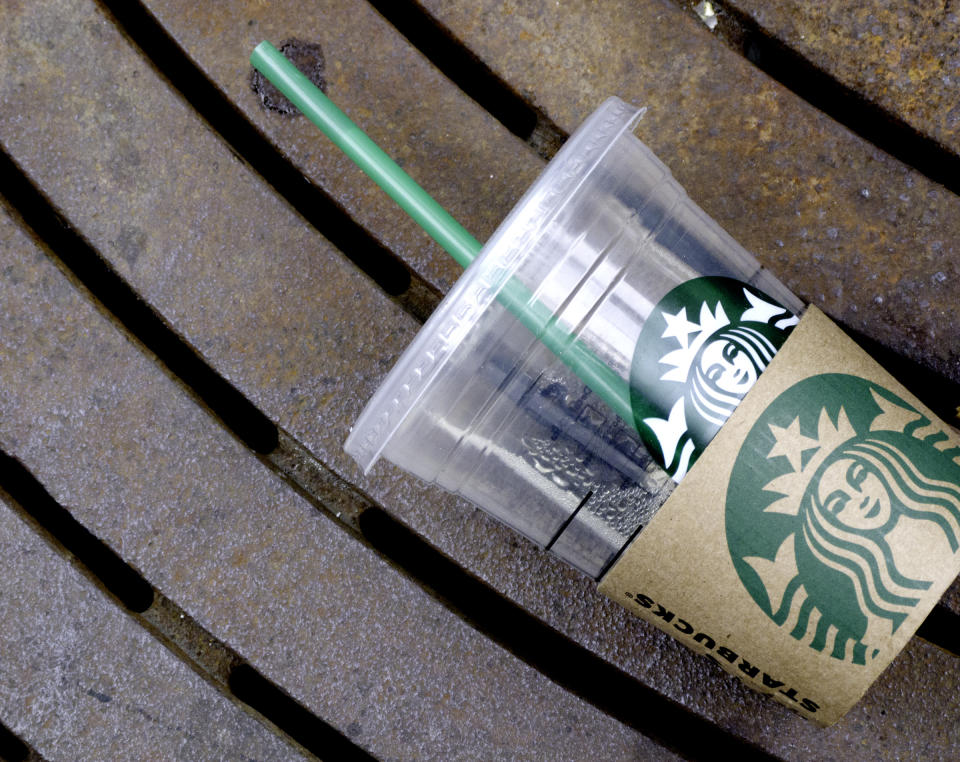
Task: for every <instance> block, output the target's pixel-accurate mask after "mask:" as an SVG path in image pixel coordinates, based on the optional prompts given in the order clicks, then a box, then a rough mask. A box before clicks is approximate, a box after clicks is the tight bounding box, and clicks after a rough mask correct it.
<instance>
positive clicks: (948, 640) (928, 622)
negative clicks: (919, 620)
mask: <svg viewBox="0 0 960 762" xmlns="http://www.w3.org/2000/svg"><path fill="white" fill-rule="evenodd" d="M917 635H918V636H919V637H921V638H923V639H924V640H926V641H928V642H930V643H933V644H934V645H935V646H940V648H943V649H944V650H946V651H949V652H950V653H952V654H956V655H957V656H960V617H957V615H956V614H954V613H953V612H952V611H950V609H948V608H946V607H945V606H934V608H933V611H931V612H930V613H929V614H927V618H926V619H924V620H923V624H921V625H920V627H919V628H918V629H917Z"/></svg>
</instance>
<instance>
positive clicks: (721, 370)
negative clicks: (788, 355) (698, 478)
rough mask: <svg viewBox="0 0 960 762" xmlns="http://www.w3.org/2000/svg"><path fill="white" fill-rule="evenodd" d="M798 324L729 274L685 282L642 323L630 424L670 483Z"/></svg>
mask: <svg viewBox="0 0 960 762" xmlns="http://www.w3.org/2000/svg"><path fill="white" fill-rule="evenodd" d="M796 324H797V318H796V316H795V315H792V314H791V313H790V312H788V311H787V310H786V309H785V308H784V307H782V306H781V305H779V304H777V303H776V302H775V301H773V300H772V299H770V297H768V296H766V295H765V294H763V293H762V292H760V291H758V290H756V289H755V288H753V287H751V286H747V285H745V284H743V283H741V282H740V281H736V280H733V279H732V278H719V277H706V278H696V279H694V280H690V281H687V282H686V283H683V284H681V285H679V286H677V287H676V288H675V289H673V290H672V291H671V292H670V293H668V294H667V295H666V296H665V297H664V298H663V299H662V300H661V301H660V303H659V304H658V305H657V306H656V308H655V309H654V310H653V312H652V313H651V314H650V317H649V318H647V321H646V323H644V326H643V329H642V330H641V332H640V338H639V340H638V341H637V347H636V349H635V350H634V355H633V363H632V366H631V369H630V402H631V406H632V408H633V415H634V423H635V424H636V427H637V431H639V432H640V436H641V438H642V439H643V442H644V444H645V445H646V447H647V449H648V450H649V451H650V454H651V455H652V456H653V457H654V458H655V459H656V460H657V461H658V462H659V463H660V465H662V466H663V467H664V468H665V469H666V470H667V472H668V473H669V474H670V475H671V476H672V477H673V478H674V479H675V480H676V481H680V480H681V479H682V478H683V477H684V475H685V474H686V473H687V471H688V470H689V469H690V466H692V465H693V463H694V461H696V459H697V458H698V457H699V455H700V453H701V452H702V451H703V449H704V448H705V447H706V446H707V445H708V444H709V443H710V440H711V439H713V437H714V435H716V433H717V432H718V431H719V430H720V427H721V426H722V425H723V424H724V423H725V422H726V420H727V418H729V417H730V414H731V413H732V412H733V411H734V409H735V408H736V406H737V405H738V404H739V403H740V400H741V399H743V396H744V395H745V394H746V393H747V391H748V390H749V389H750V387H751V386H753V384H754V383H755V382H756V380H757V376H759V375H760V373H762V372H763V370H764V368H766V367H767V365H768V364H769V363H770V360H772V359H773V356H774V354H776V352H777V350H778V349H779V348H780V346H781V345H782V344H783V342H784V341H785V340H786V338H787V335H788V334H789V333H790V331H791V330H792V328H793V326H795V325H796Z"/></svg>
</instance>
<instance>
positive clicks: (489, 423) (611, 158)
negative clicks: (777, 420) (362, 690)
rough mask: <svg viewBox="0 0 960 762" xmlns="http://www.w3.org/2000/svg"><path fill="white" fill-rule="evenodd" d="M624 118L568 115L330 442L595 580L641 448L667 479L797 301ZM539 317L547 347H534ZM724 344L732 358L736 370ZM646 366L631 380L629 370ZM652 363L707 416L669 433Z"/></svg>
mask: <svg viewBox="0 0 960 762" xmlns="http://www.w3.org/2000/svg"><path fill="white" fill-rule="evenodd" d="M640 116H641V112H640V111H639V110H638V109H636V108H633V107H631V106H629V105H628V104H626V103H624V102H623V101H621V100H619V99H616V98H611V99H610V100H608V101H607V102H606V103H604V104H603V105H602V106H601V107H600V108H599V109H598V110H597V111H596V112H595V113H594V114H593V115H592V116H590V118H589V119H587V121H586V122H585V123H584V124H583V126H582V127H581V128H580V129H579V130H578V131H577V132H576V133H575V134H574V135H573V136H572V137H571V138H570V140H569V141H568V142H567V143H566V145H565V146H564V147H563V148H562V149H561V151H560V152H559V153H558V155H557V156H556V157H555V158H554V159H553V160H552V161H551V162H550V164H549V165H548V167H547V169H546V170H545V171H544V172H543V174H542V175H541V177H540V178H539V179H538V180H537V181H536V182H535V183H534V185H533V186H532V187H531V188H530V189H529V190H528V192H527V193H526V195H525V196H524V197H523V198H522V200H521V201H520V202H519V203H518V204H517V206H516V207H515V209H514V210H513V211H512V212H511V213H510V215H509V216H508V217H507V219H506V220H505V221H504V222H503V224H502V225H501V226H500V228H499V229H498V230H497V231H496V233H495V234H494V235H493V237H492V238H491V239H490V240H489V241H488V242H487V244H486V246H484V248H483V250H482V252H481V253H480V255H479V257H478V258H477V259H476V260H475V261H474V262H473V263H472V264H471V265H470V266H469V267H468V269H467V270H466V272H465V273H464V275H463V276H462V277H461V278H460V279H459V280H458V282H457V284H456V285H455V286H454V288H453V289H452V290H451V291H450V293H449V295H448V296H447V297H446V298H445V299H444V300H443V302H442V303H441V305H440V307H439V308H438V309H437V310H436V312H435V313H434V314H433V315H432V316H431V318H430V319H429V320H428V321H427V323H426V324H425V325H424V326H423V328H422V329H421V331H420V333H419V334H418V335H417V337H416V339H415V340H414V342H413V343H412V344H411V345H410V347H409V348H408V349H407V350H406V352H405V353H404V355H403V356H402V357H401V359H400V360H399V362H398V363H397V364H396V366H395V368H394V369H393V371H392V372H391V373H390V374H389V375H388V376H387V378H386V379H385V380H384V381H383V383H382V385H381V387H380V388H379V390H378V391H377V393H376V394H375V395H374V397H373V398H372V399H371V400H370V402H369V404H368V405H367V407H366V409H365V410H364V412H363V414H362V415H361V417H360V418H359V420H358V421H357V422H356V424H355V425H354V427H353V430H352V432H351V434H350V437H349V439H348V440H347V443H346V450H347V452H348V453H349V454H350V455H352V456H353V457H354V458H355V459H356V460H357V462H358V463H359V464H360V466H361V467H362V468H363V469H364V470H369V469H370V468H371V466H372V465H373V463H374V462H375V461H376V460H377V458H379V457H384V458H386V459H387V460H389V461H390V462H392V463H394V464H395V465H397V466H399V467H400V468H402V469H404V470H406V471H409V472H410V473H412V474H415V475H416V476H418V477H420V478H421V479H423V480H424V481H426V482H431V483H436V484H438V485H439V486H441V487H443V488H444V489H446V490H449V491H450V492H454V493H456V494H458V495H461V496H463V497H465V498H467V499H468V500H470V501H471V502H473V503H475V504H477V505H479V506H480V507H481V508H483V509H484V510H485V511H486V512H487V513H489V514H491V515H493V516H495V517H496V518H497V519H499V520H501V521H503V522H504V523H506V524H508V525H510V526H511V527H513V528H514V529H516V530H518V531H519V532H521V533H523V534H524V535H526V536H527V537H529V538H530V539H531V540H533V541H534V542H535V543H537V544H538V545H540V546H542V547H547V548H549V549H550V551H551V552H553V553H554V554H556V555H558V556H560V557H561V558H563V559H564V560H566V561H568V562H570V563H572V564H573V565H574V566H576V567H578V568H579V569H581V570H583V571H584V572H586V573H587V574H589V575H591V576H593V577H595V578H597V577H599V576H601V575H602V573H603V572H604V570H605V569H606V568H607V567H608V566H609V564H610V562H611V561H612V560H613V559H614V558H615V557H616V556H617V554H618V553H619V551H620V550H621V548H623V546H624V545H625V544H626V543H627V542H628V541H629V540H630V538H631V537H632V536H633V535H634V534H635V533H636V532H637V530H638V529H639V528H641V527H642V526H643V525H645V524H646V523H647V522H648V521H649V520H650V518H651V516H652V515H653V513H654V512H655V511H656V510H657V508H658V507H659V506H660V504H661V503H662V502H663V500H664V499H665V498H666V496H667V495H668V494H669V493H670V491H671V483H670V479H669V477H668V475H667V474H666V473H665V472H664V471H663V470H662V469H661V468H659V467H658V466H657V463H656V462H655V461H656V460H659V461H660V462H661V463H662V464H663V465H665V466H667V467H668V468H670V467H671V466H672V469H671V474H672V475H673V476H675V477H676V478H678V479H679V478H682V475H683V473H684V472H685V471H686V469H687V468H688V466H689V465H690V464H691V462H692V460H694V459H695V457H694V456H695V455H696V453H697V451H698V447H699V446H701V445H705V444H706V443H707V441H709V438H710V437H712V433H713V432H715V431H716V430H717V429H718V428H719V425H720V424H722V422H723V420H725V415H729V412H730V411H732V409H733V407H734V406H735V403H736V401H737V400H738V399H739V397H742V395H743V393H745V391H746V389H747V388H749V385H750V383H752V381H753V380H755V379H756V372H758V371H759V370H762V368H763V367H764V366H765V364H766V363H767V362H769V360H770V358H771V357H772V355H773V353H774V352H775V351H776V347H777V346H779V343H780V340H782V338H785V337H786V334H787V330H788V328H789V327H790V326H792V325H793V324H794V323H795V322H796V318H795V317H794V316H793V315H792V314H791V313H790V312H789V311H788V309H786V308H785V307H784V306H782V305H788V306H789V308H792V309H797V308H799V306H800V304H799V302H798V301H797V300H796V298H795V297H794V296H793V295H792V294H790V293H789V292H788V291H787V290H786V289H785V288H784V287H783V286H782V285H781V284H780V283H779V282H778V281H776V280H775V279H774V278H773V277H772V276H771V275H770V274H769V273H768V272H767V271H766V270H764V269H762V268H761V267H760V266H759V265H758V264H757V262H756V260H755V259H754V258H753V257H752V256H751V255H749V254H748V253H747V252H746V251H745V250H744V249H743V248H742V247H741V246H740V245H739V244H737V243H736V242H735V241H734V240H733V239H732V238H731V237H730V236H729V235H727V234H726V233H725V232H724V231H723V230H722V229H721V228H720V227H719V226H718V225H717V224H716V223H714V222H713V221H712V220H711V219H710V218H709V217H707V215H705V214H704V213H703V212H702V211H701V210H700V209H699V208H698V207H697V206H696V205H695V204H694V203H693V202H692V201H691V200H690V199H689V198H688V197H687V195H686V193H684V191H683V189H682V188H681V187H680V186H679V185H678V184H677V183H676V181H675V180H674V179H673V178H672V176H671V175H670V173H669V171H668V170H667V169H666V168H665V167H664V165H663V164H662V163H661V162H660V161H659V160H658V159H657V158H656V157H655V156H654V155H653V154H652V153H651V152H650V151H649V150H648V149H647V148H646V147H645V146H644V145H643V144H642V143H641V142H640V141H639V140H638V139H637V138H636V137H634V136H633V134H632V132H631V130H632V128H633V126H634V125H635V124H636V122H637V120H638V119H639V118H640ZM705 276H709V277H705ZM691 283H692V284H693V285H694V286H697V285H698V284H699V286H698V287H699V288H700V289H701V291H702V293H701V294H696V296H697V297H702V298H698V304H699V303H700V302H703V303H705V304H707V305H708V308H707V309H705V310H704V311H703V312H702V314H701V311H700V310H699V309H698V310H697V311H696V313H695V314H694V313H691V312H690V311H689V310H687V309H684V308H678V309H676V310H675V312H676V314H674V315H669V314H666V315H665V317H666V319H667V320H668V321H670V322H669V323H668V322H665V321H664V316H661V317H658V324H657V325H656V326H655V327H653V335H652V337H653V339H654V340H655V341H654V343H655V344H656V345H658V346H662V348H663V351H662V353H661V354H662V357H650V358H647V357H645V356H643V354H644V352H643V351H642V350H643V349H644V347H643V342H641V336H642V335H643V334H644V327H645V326H646V325H648V321H649V320H650V317H651V315H652V314H654V313H657V314H663V310H662V308H659V312H658V307H657V305H658V304H660V303H661V302H662V301H663V299H664V298H665V297H666V296H667V295H668V294H671V293H674V294H677V291H676V290H677V289H678V288H681V289H685V290H687V291H688V292H689V291H690V288H691ZM694 290H696V289H694ZM505 292H509V293H508V295H507V298H503V296H504V294H505ZM516 293H519V294H521V295H522V300H521V299H520V298H518V297H516V296H513V295H512V294H516ZM745 294H746V296H745ZM689 295H690V294H689V293H688V296H689ZM678 296H682V295H679V294H678ZM531 312H534V313H537V314H538V315H539V318H538V320H537V321H536V326H534V327H533V328H531V326H530V322H531V321H530V320H525V319H524V316H526V315H529V313H531ZM771 318H778V319H779V320H780V321H782V323H783V325H782V327H780V328H778V327H776V326H774V325H772V324H771V323H770V321H771ZM761 324H762V330H763V331H765V332H766V334H767V336H765V335H764V334H762V333H757V337H758V339H759V341H758V348H757V350H754V354H755V356H753V357H751V356H750V353H749V351H748V349H749V350H753V346H752V344H751V343H750V342H751V339H752V338H753V337H752V336H751V334H750V331H751V330H753V329H751V327H750V326H752V325H757V326H758V327H760V326H761ZM548 327H549V328H550V329H552V330H554V331H555V332H556V333H558V334H559V335H560V336H561V339H560V340H559V341H557V342H556V344H558V345H559V346H554V347H548V346H546V345H545V343H544V341H543V339H542V334H543V332H544V331H545V330H547V328H548ZM671 332H672V333H671ZM668 334H669V335H668ZM777 334H779V336H780V340H778V337H777ZM768 336H769V338H768ZM664 337H666V338H664ZM738 342H739V343H738ZM638 348H640V349H641V354H640V355H639V356H638V354H637V352H638ZM651 348H652V350H653V351H654V352H656V351H657V347H651ZM571 349H575V350H576V351H577V352H579V353H580V354H581V355H582V356H585V357H588V358H596V360H598V361H599V362H602V364H603V365H604V366H605V368H607V369H609V378H608V379H607V380H606V385H607V386H608V387H617V386H618V385H619V388H620V389H621V391H620V392H611V391H609V389H608V391H607V393H606V395H605V396H606V397H607V399H612V404H608V402H607V401H605V399H604V397H603V396H601V394H598V393H597V391H596V390H592V389H591V388H589V386H588V385H587V384H586V383H584V380H583V379H582V378H581V375H582V374H579V373H578V371H579V369H580V363H579V362H578V361H574V362H570V360H569V358H568V357H566V356H565V355H566V354H567V353H569V352H570V351H571ZM731 351H733V353H734V355H737V356H739V357H740V358H741V360H742V361H743V368H742V371H743V372H742V373H740V375H739V376H738V375H737V373H738V372H740V370H741V369H738V366H737V365H736V357H730V353H731ZM725 354H726V356H725ZM705 355H706V360H704V356H705ZM658 360H659V362H658ZM664 362H666V364H663V363H664ZM637 363H639V364H640V367H634V366H635V365H637ZM701 364H703V365H704V367H703V368H701V367H700V365H701ZM694 365H696V367H693V366H694ZM648 371H652V374H653V376H652V378H650V379H649V380H648V383H643V382H641V383H639V384H637V383H633V384H631V378H632V377H637V376H638V373H639V374H642V373H645V372H648ZM704 371H705V372H704ZM755 371H756V372H755ZM671 372H672V373H673V374H674V375H675V376H676V377H677V380H679V381H681V382H682V383H679V384H676V383H673V384H671V383H670V382H669V381H667V382H666V384H667V386H674V387H676V389H677V390H680V389H681V388H682V387H684V386H685V382H686V377H687V376H688V375H689V376H690V378H691V379H692V380H695V379H701V380H702V381H703V382H704V383H702V384H701V386H700V387H698V388H697V389H696V391H697V392H698V394H697V395H695V396H694V397H693V400H694V402H695V403H696V405H699V408H700V409H701V410H702V411H703V415H704V421H713V422H715V423H714V424H711V426H712V428H710V431H709V432H704V431H694V432H690V431H686V430H685V429H684V430H680V429H681V427H680V426H679V424H678V423H677V420H676V413H674V420H673V421H672V424H673V429H675V431H674V430H671V429H670V427H671V419H670V415H671V410H673V409H674V407H675V405H677V404H680V405H681V406H682V405H684V404H685V403H684V402H683V398H682V396H681V397H677V399H676V400H666V399H663V400H661V399H659V398H657V399H653V400H646V401H642V400H639V399H638V396H640V395H642V394H643V389H644V388H645V387H653V386H656V385H657V384H660V383H662V382H661V380H660V376H662V375H663V374H664V373H667V374H668V375H669V373H671ZM727 376H729V378H727ZM715 382H717V383H715ZM724 385H726V388H724ZM738 385H739V388H738ZM631 386H632V389H631ZM711 390H712V391H713V392H714V393H713V394H712V395H711ZM667 391H668V394H667V396H669V392H671V391H674V390H669V389H668V390H667ZM631 397H633V399H631ZM655 397H664V395H663V394H660V395H655ZM678 400H679V403H678ZM618 404H619V405H620V406H621V407H624V406H625V408H626V409H625V410H621V411H616V406H617V405H618ZM691 409H693V410H696V409H697V407H693V408H691ZM638 411H639V414H640V420H639V421H638V420H636V416H637V414H638ZM618 413H619V414H618ZM724 414H725V415H724ZM686 417H687V419H689V418H690V415H689V414H688V415H687V416H686ZM644 419H645V420H647V421H648V423H647V424H644V423H643V420H644ZM638 423H639V424H640V425H639V427H638ZM688 423H692V421H689V420H688ZM702 423H703V422H701V424H702ZM651 426H652V428H651ZM638 428H639V429H640V431H638ZM700 428H701V429H704V428H705V427H704V426H703V425H701V426H700ZM644 434H646V435H647V436H646V437H644V436H643V435H644ZM658 434H660V435H661V437H662V439H663V441H662V443H659V444H658V442H659V440H657V435H658ZM697 436H699V443H698V442H697ZM645 438H646V439H648V440H650V441H649V442H648V443H647V444H650V442H653V443H654V446H653V447H652V448H649V449H650V450H652V452H651V451H648V447H647V446H645V443H644V439H645ZM654 440H657V441H654Z"/></svg>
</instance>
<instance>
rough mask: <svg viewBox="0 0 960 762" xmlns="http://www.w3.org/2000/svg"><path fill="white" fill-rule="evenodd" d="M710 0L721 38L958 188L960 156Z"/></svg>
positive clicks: (890, 151)
mask: <svg viewBox="0 0 960 762" xmlns="http://www.w3.org/2000/svg"><path fill="white" fill-rule="evenodd" d="M675 2H676V0H675ZM681 5H682V3H681ZM714 5H716V6H718V8H719V9H720V10H721V11H722V12H721V13H720V14H718V16H717V18H718V21H719V31H720V32H721V37H722V38H723V39H724V40H725V41H726V42H727V43H728V44H729V45H730V47H732V48H733V49H734V50H736V51H737V52H738V53H740V54H741V55H743V56H744V57H745V58H747V59H748V60H749V61H750V62H752V63H753V64H754V65H755V66H757V68H759V69H760V70H761V71H763V72H764V73H766V74H768V75H769V76H770V77H772V78H773V79H775V80H777V81H778V82H779V83H780V84H782V85H783V86H784V87H786V88H788V89H789V90H792V91H793V92H794V93H795V94H797V95H798V96H800V97H801V98H803V99H804V100H805V101H807V103H809V104H810V105H812V106H814V107H816V108H817V109H819V110H820V111H823V112H824V113H826V114H827V115H829V116H830V117H831V118H833V119H835V120H836V121H838V122H840V124H842V125H844V126H845V127H847V128H848V129H850V130H852V131H853V132H855V133H856V134H857V135H859V136H860V137H861V138H863V139H864V140H867V141H869V142H870V143H873V144H874V145H875V146H877V147H878V148H880V149H881V150H883V151H885V152H887V153H888V154H890V155H891V156H893V157H895V158H897V159H899V160H900V161H902V162H903V163H904V164H907V165H909V166H911V167H913V168H914V169H916V170H917V171H919V172H922V173H923V174H924V175H926V176H927V177H929V178H930V179H931V180H933V181H935V182H938V183H940V184H941V185H944V186H945V187H947V188H948V189H950V190H951V191H952V192H953V193H960V156H957V155H956V154H955V153H953V152H952V151H951V150H950V149H948V148H946V147H944V146H942V145H941V144H939V143H938V142H937V141H936V140H934V139H933V138H931V137H928V136H926V135H923V134H922V133H920V132H918V131H917V129H916V128H914V127H912V126H910V124H908V123H907V122H905V121H904V120H903V119H901V118H900V117H898V116H897V115H896V114H894V113H891V112H890V111H888V110H886V109H885V108H883V107H882V106H879V105H877V104H875V103H871V102H870V101H868V100H867V99H866V98H865V97H864V96H863V95H861V94H860V93H858V92H857V91H856V90H854V89H853V88H851V87H848V86H847V85H845V84H843V83H842V82H839V81H838V80H836V79H835V78H834V77H833V76H832V75H830V74H829V73H827V72H825V71H823V70H822V69H820V68H818V67H817V66H816V64H814V63H812V62H811V61H809V60H807V59H806V58H804V57H803V56H802V55H801V54H800V53H797V52H796V51H794V50H792V49H791V48H790V47H788V46H787V45H786V44H785V43H783V42H781V41H780V40H778V39H776V38H774V37H772V36H771V35H770V34H768V33H767V32H766V31H764V30H763V29H762V28H761V27H760V25H759V24H757V22H756V21H754V20H753V19H752V18H751V17H750V16H748V15H747V14H745V13H743V12H742V11H740V10H738V9H736V8H733V7H730V6H729V5H727V4H726V3H723V2H722V1H721V2H715V3H714Z"/></svg>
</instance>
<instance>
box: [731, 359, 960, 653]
mask: <svg viewBox="0 0 960 762" xmlns="http://www.w3.org/2000/svg"><path fill="white" fill-rule="evenodd" d="M726 529H727V544H728V547H729V550H730V554H731V557H732V559H733V563H734V566H735V567H736V570H737V574H738V575H739V577H740V580H741V581H742V582H743V585H744V586H745V587H746V589H747V591H748V592H749V593H750V595H751V597H752V598H753V600H754V601H755V602H756V603H757V605H758V606H760V608H761V609H762V610H763V611H764V613H766V614H767V616H769V617H770V618H771V619H772V620H773V621H774V622H776V623H777V624H778V625H779V626H780V627H782V628H784V629H785V630H786V631H787V632H789V634H790V635H791V636H792V637H793V638H795V639H796V640H799V641H801V642H803V643H806V644H807V645H809V646H810V647H811V648H813V649H814V650H817V651H821V652H824V653H827V654H829V655H830V656H832V657H833V658H836V659H840V660H843V661H847V662H851V663H853V664H865V663H866V660H867V659H868V658H869V659H872V658H875V657H876V656H877V654H878V653H880V651H881V650H883V646H884V644H885V643H886V641H887V640H888V639H889V638H890V637H891V635H892V634H893V633H894V632H896V631H897V629H898V628H899V627H900V626H901V625H902V624H903V622H904V620H905V619H906V618H907V616H908V615H909V614H910V612H911V611H912V610H913V609H914V607H915V606H916V605H917V604H918V603H919V601H920V598H921V595H922V593H923V592H924V591H925V590H927V589H929V587H930V585H931V584H932V582H933V578H934V573H935V571H936V570H937V569H942V568H944V566H945V565H952V564H953V563H954V556H955V554H956V553H957V550H958V542H960V447H957V446H956V445H955V444H954V442H953V441H952V440H951V439H950V438H949V437H948V434H947V430H946V428H945V426H944V425H943V424H941V423H939V422H937V421H931V420H930V418H928V417H927V416H925V415H923V414H922V413H920V412H919V411H918V410H916V409H915V408H914V407H913V406H911V405H910V404H909V403H907V402H905V401H904V400H902V399H900V398H899V397H897V396H896V395H895V394H893V393H892V392H890V391H888V390H886V389H884V388H882V387H880V386H879V385H877V384H874V383H872V382H870V381H866V380H864V379H862V378H858V377H856V376H850V375H843V374H825V375H821V376H813V377H811V378H808V379H806V380H804V381H801V382H799V383H798V384H795V385H794V386H792V387H791V388H789V389H788V390H787V391H785V392H783V393H782V394H781V395H780V396H779V397H777V399H776V400H774V401H773V403H772V404H771V405H770V406H769V407H768V408H767V409H766V410H765V411H764V412H763V414H762V415H761V416H760V417H759V418H758V419H757V421H756V423H755V424H754V425H753V428H752V429H751V430H750V433H749V434H748V435H747V438H746V440H745V441H744V444H743V447H742V448H741V450H740V453H739V455H738V456H737V459H736V462H735V464H734V468H733V471H732V473H731V475H730V483H729V486H728V489H727V500H726ZM931 569H933V570H934V573H931V571H930V570H931Z"/></svg>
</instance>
